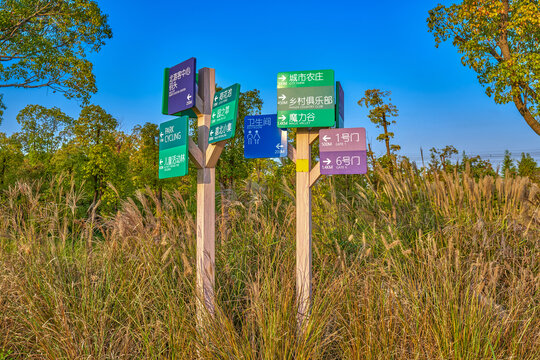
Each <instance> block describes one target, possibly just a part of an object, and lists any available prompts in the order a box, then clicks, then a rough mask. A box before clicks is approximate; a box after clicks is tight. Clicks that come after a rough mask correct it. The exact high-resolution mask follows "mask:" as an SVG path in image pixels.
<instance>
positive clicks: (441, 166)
mask: <svg viewBox="0 0 540 360" xmlns="http://www.w3.org/2000/svg"><path fill="white" fill-rule="evenodd" d="M429 152H430V157H431V160H430V162H429V170H430V171H431V172H438V171H445V172H452V171H453V166H452V163H451V161H450V159H451V158H452V155H455V154H457V153H458V151H457V149H456V148H455V147H453V146H452V145H447V146H445V147H444V148H442V149H436V148H431V149H430V150H429Z"/></svg>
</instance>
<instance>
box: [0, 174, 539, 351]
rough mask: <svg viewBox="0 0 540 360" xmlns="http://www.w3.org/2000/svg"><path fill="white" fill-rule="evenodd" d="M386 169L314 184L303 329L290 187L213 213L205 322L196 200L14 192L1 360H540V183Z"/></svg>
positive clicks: (1, 216)
mask: <svg viewBox="0 0 540 360" xmlns="http://www.w3.org/2000/svg"><path fill="white" fill-rule="evenodd" d="M377 175H378V179H379V180H378V181H377V182H376V183H369V182H366V181H365V180H364V179H361V178H359V177H358V178H352V177H351V178H350V179H351V181H350V183H348V184H347V187H343V186H341V185H340V186H338V185H336V184H335V183H334V181H335V180H333V179H332V178H331V179H326V180H325V181H323V182H322V183H321V184H319V185H318V186H317V188H316V189H315V191H314V204H313V213H314V215H313V223H314V235H313V246H314V249H313V264H314V303H313V309H312V314H311V316H310V318H309V323H308V325H307V330H306V331H305V332H304V333H302V334H301V335H298V334H297V331H296V311H295V284H294V279H295V276H294V264H295V259H294V248H295V244H294V238H295V236H294V234H295V220H294V219H295V218H294V212H295V209H294V201H293V199H294V197H293V196H294V192H293V186H292V185H291V184H290V183H288V182H287V181H285V180H284V184H283V186H282V187H281V189H282V191H281V192H278V191H274V192H268V191H264V190H263V189H262V188H260V187H258V186H257V185H256V184H246V185H245V186H244V187H243V188H242V189H240V190H238V191H237V192H236V193H229V194H228V195H227V198H226V200H224V201H223V204H222V205H220V206H223V211H222V210H221V208H220V209H218V213H219V214H221V215H220V216H219V218H218V220H217V237H218V239H217V242H218V244H217V253H216V262H217V263H216V269H217V276H216V282H217V284H216V288H217V306H216V307H217V313H216V316H215V318H213V319H212V318H208V319H207V320H206V322H205V323H206V325H205V326H204V327H202V328H198V327H197V326H196V320H195V305H196V302H195V295H194V284H195V281H194V276H195V274H194V269H195V264H194V259H195V233H196V229H195V219H194V215H193V201H194V199H193V198H192V197H190V198H188V197H186V196H185V195H184V196H183V195H182V194H180V193H165V194H164V196H163V201H162V202H159V201H158V199H157V198H156V196H155V195H153V194H152V193H151V192H150V191H146V192H141V193H139V194H138V195H137V196H136V198H134V199H130V200H128V201H126V202H125V203H123V205H122V209H121V210H120V211H119V212H118V213H117V214H114V215H111V216H108V217H99V216H95V214H94V215H93V214H90V215H89V216H86V214H85V209H82V208H81V206H80V203H81V201H82V192H81V191H80V190H78V189H77V188H76V187H73V186H71V185H70V184H69V182H67V181H63V180H62V179H55V180H54V181H52V182H51V183H41V184H24V183H20V184H17V185H16V186H13V187H12V188H10V189H9V190H8V191H7V192H6V193H5V195H3V197H2V198H1V199H2V200H0V244H1V246H0V264H1V265H0V359H195V358H197V356H200V358H203V359H520V360H521V359H530V360H538V359H540V241H539V239H540V207H539V206H540V189H539V187H538V186H537V185H535V184H532V183H531V182H530V181H529V180H528V179H526V178H515V179H506V180H505V179H502V178H495V179H494V178H491V177H486V178H482V179H479V180H474V179H472V178H470V177H469V176H468V175H467V174H460V175H458V174H453V175H452V174H450V175H441V176H439V177H435V178H433V177H431V178H430V179H428V178H426V177H423V176H421V175H419V174H417V173H414V172H412V171H410V172H406V173H405V174H398V175H395V176H393V177H392V176H390V175H389V174H388V173H385V172H382V171H380V172H379V173H378V174H377ZM355 179H356V181H359V183H355ZM338 188H339V189H342V190H338ZM343 189H344V190H343ZM45 190H46V191H45Z"/></svg>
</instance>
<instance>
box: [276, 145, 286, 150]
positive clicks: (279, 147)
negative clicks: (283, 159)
mask: <svg viewBox="0 0 540 360" xmlns="http://www.w3.org/2000/svg"><path fill="white" fill-rule="evenodd" d="M282 148H284V146H283V145H282V144H277V145H276V149H278V150H280V149H282Z"/></svg>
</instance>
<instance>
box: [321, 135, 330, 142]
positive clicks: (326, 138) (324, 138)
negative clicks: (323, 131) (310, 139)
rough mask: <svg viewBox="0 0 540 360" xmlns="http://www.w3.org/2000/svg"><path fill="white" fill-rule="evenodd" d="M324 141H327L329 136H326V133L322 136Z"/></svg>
mask: <svg viewBox="0 0 540 360" xmlns="http://www.w3.org/2000/svg"><path fill="white" fill-rule="evenodd" d="M322 139H323V140H324V141H328V140H330V139H331V138H329V137H328V135H324V137H323V138H322Z"/></svg>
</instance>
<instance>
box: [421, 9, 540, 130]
mask: <svg viewBox="0 0 540 360" xmlns="http://www.w3.org/2000/svg"><path fill="white" fill-rule="evenodd" d="M427 23H428V27H429V31H430V32H432V33H433V35H434V36H435V42H436V46H437V47H438V46H439V44H440V43H441V42H443V41H446V40H448V39H452V42H453V44H454V46H455V47H456V48H457V49H458V52H459V53H460V54H461V55H462V57H461V62H462V63H463V65H465V66H468V67H470V68H471V69H473V70H474V71H475V72H476V73H477V74H478V81H479V82H480V84H481V85H482V86H484V87H485V88H486V94H487V95H488V96H493V97H494V100H495V102H496V103H497V104H506V103H509V102H511V101H512V102H514V104H515V106H516V108H517V109H518V111H519V113H520V114H521V116H522V117H523V118H524V119H525V121H526V122H527V124H528V125H529V126H530V127H531V129H533V130H534V131H535V132H536V133H537V134H538V135H540V95H539V94H540V51H539V46H540V44H539V41H540V40H539V39H540V7H539V3H538V0H495V1H494V0H464V1H462V2H460V3H456V4H453V5H450V6H444V5H438V6H437V7H435V8H434V9H432V10H430V11H429V17H428V19H427Z"/></svg>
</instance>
